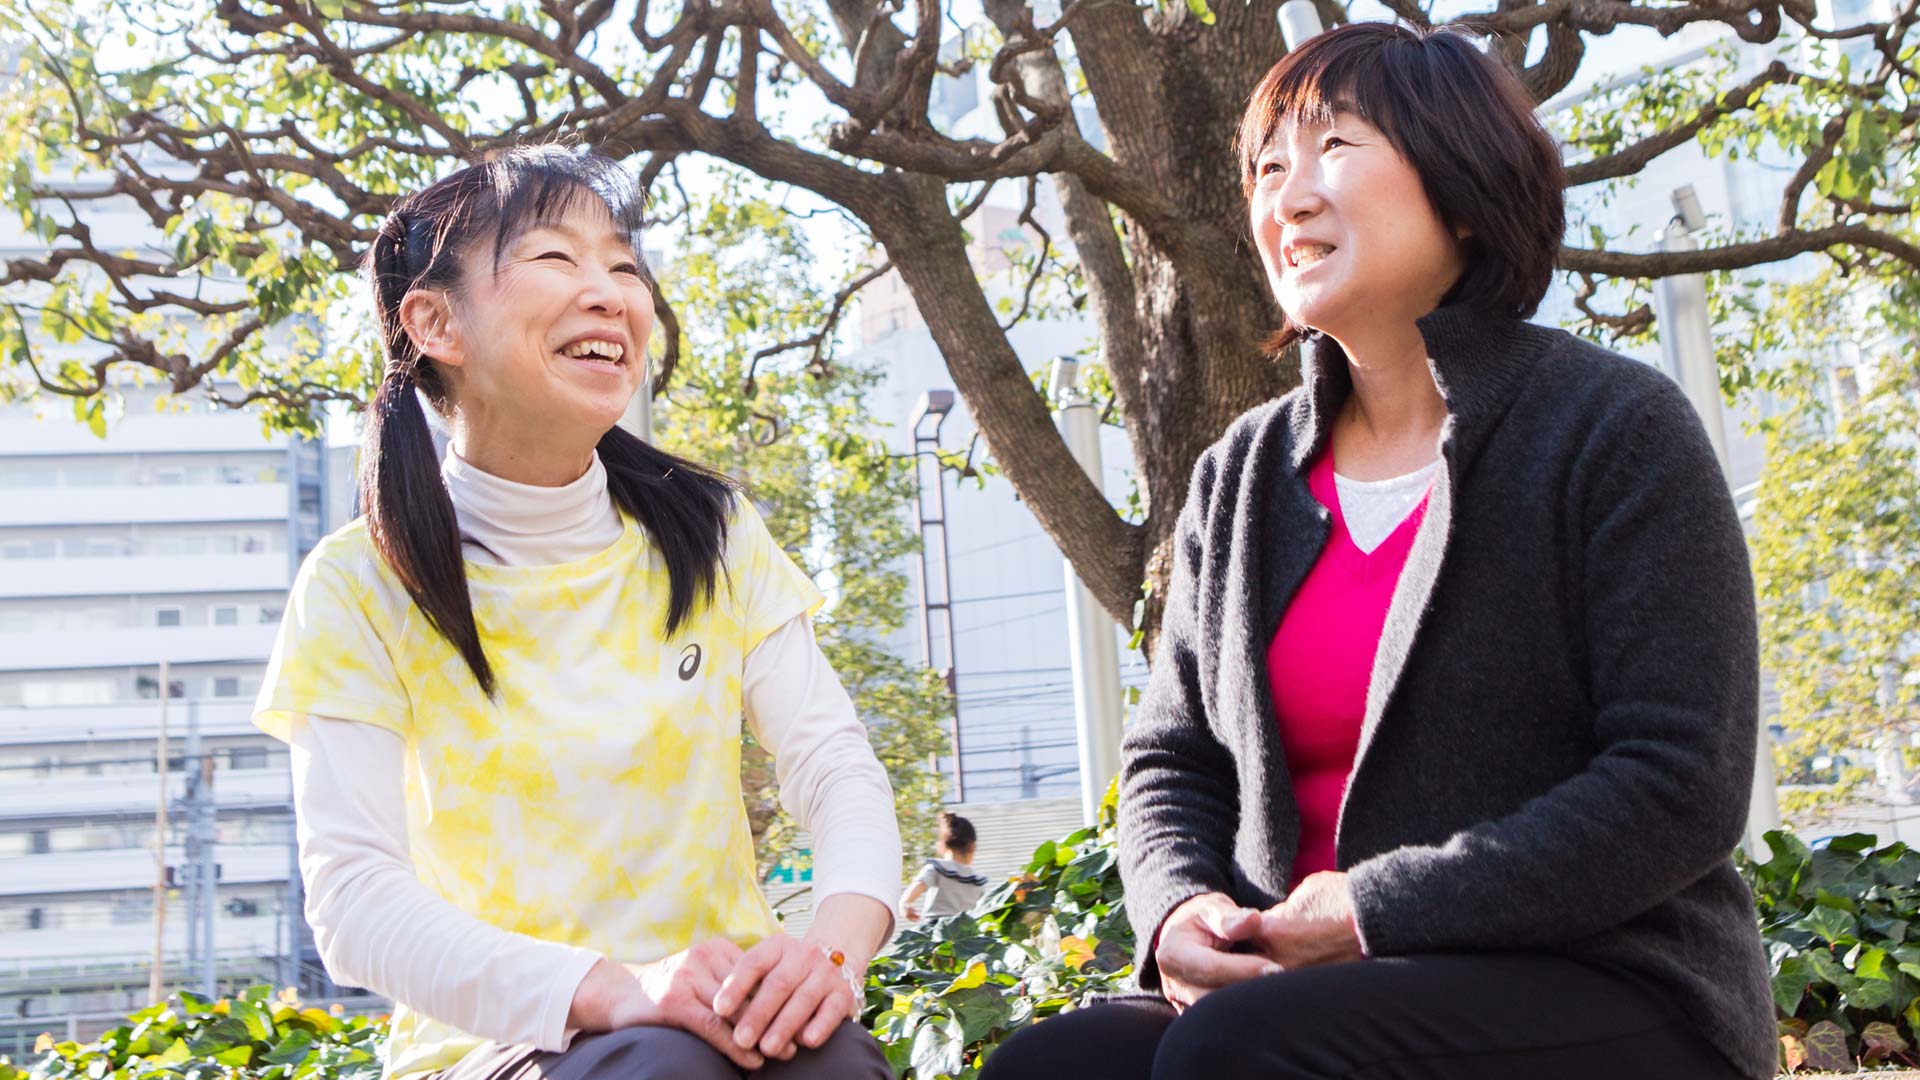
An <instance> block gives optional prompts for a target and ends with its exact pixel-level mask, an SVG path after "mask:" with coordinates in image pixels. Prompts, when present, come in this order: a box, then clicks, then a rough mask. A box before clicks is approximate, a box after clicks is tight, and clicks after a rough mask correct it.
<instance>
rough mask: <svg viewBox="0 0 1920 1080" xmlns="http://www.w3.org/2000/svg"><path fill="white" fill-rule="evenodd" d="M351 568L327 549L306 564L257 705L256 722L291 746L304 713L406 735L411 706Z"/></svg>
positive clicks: (316, 552) (283, 620)
mask: <svg viewBox="0 0 1920 1080" xmlns="http://www.w3.org/2000/svg"><path fill="white" fill-rule="evenodd" d="M351 574H352V571H351V569H350V568H349V567H347V566H345V565H342V562H341V560H340V558H339V557H338V556H337V555H334V556H330V555H329V554H328V546H327V545H324V544H323V545H322V546H321V547H320V548H317V549H315V550H314V552H313V554H312V555H309V556H308V557H307V561H306V562H305V563H304V564H303V565H302V566H301V567H300V573H299V575H298V576H296V577H295V578H294V582H293V590H292V592H291V593H289V595H288V597H287V608H286V614H285V615H284V616H282V617H281V620H280V634H279V637H278V638H277V639H276V640H275V642H274V646H273V656H272V658H271V659H270V660H268V662H267V673H266V677H265V679H264V680H263V681H262V682H261V685H260V696H259V697H258V698H256V699H255V700H254V705H253V722H254V724H255V725H256V726H257V727H259V728H260V729H261V730H262V731H265V732H266V733H267V734H269V735H271V736H273V737H274V738H276V739H279V740H280V741H282V742H288V741H290V738H291V735H292V730H293V721H294V718H295V717H298V716H301V715H311V716H327V717H333V718H335V719H340V720H355V721H359V722H361V723H367V724H374V725H376V726H378V727H383V728H386V729H387V730H388V731H391V732H393V733H395V734H396V735H399V736H400V737H401V738H406V737H408V735H409V731H408V728H409V720H408V718H409V717H410V715H411V712H412V710H411V707H410V705H409V702H408V699H407V693H406V690H405V688H404V687H403V686H402V685H401V683H400V678H399V675H398V673H397V672H396V671H395V670H394V665H393V658H392V655H391V654H390V653H389V652H388V651H387V644H386V642H385V641H383V640H382V639H381V637H380V635H379V633H378V631H377V630H376V629H375V628H374V624H373V620H372V618H371V617H370V616H369V615H368V612H367V608H366V605H365V603H364V602H363V599H362V598H363V596H365V593H364V592H363V591H362V590H360V589H357V588H355V587H354V583H353V579H352V576H351Z"/></svg>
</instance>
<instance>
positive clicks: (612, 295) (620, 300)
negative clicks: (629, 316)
mask: <svg viewBox="0 0 1920 1080" xmlns="http://www.w3.org/2000/svg"><path fill="white" fill-rule="evenodd" d="M579 302H580V306H581V307H583V308H585V309H587V310H589V311H598V312H602V313H604V314H607V315H611V316H614V317H616V318H617V317H619V316H621V315H624V314H626V311H627V302H626V299H625V297H624V296H622V295H621V292H620V283H619V282H617V281H615V280H614V277H613V274H611V273H609V272H608V271H605V270H602V271H599V272H598V273H594V274H592V275H591V276H589V278H588V279H587V281H586V282H585V284H584V285H583V286H582V288H581V290H580V297H579Z"/></svg>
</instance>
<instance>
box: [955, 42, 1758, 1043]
mask: <svg viewBox="0 0 1920 1080" xmlns="http://www.w3.org/2000/svg"><path fill="white" fill-rule="evenodd" d="M1237 158H1238V160H1237V161H1236V162H1235V164H1236V165H1237V166H1238V171H1239V173H1240V176H1241V180H1242V183H1243V185H1244V188H1245V191H1246V193H1247V196H1248V212H1249V215H1250V216H1249V221H1248V224H1249V227H1250V231H1251V233H1252V236H1253V240H1254V245H1255V247H1256V248H1257V249H1258V251H1259V253H1260V258H1261V262H1262V264H1263V266H1264V269H1265V271H1266V277H1267V281H1268V283H1269V285H1270V286H1271V287H1272V289H1273V293H1274V296H1275V298H1276V299H1277V300H1278V301H1279V303H1280V306H1281V308H1282V310H1283V311H1284V313H1285V324H1284V326H1283V327H1282V328H1281V330H1280V332H1279V333H1278V334H1277V335H1276V336H1275V337H1274V339H1273V344H1274V345H1275V346H1276V347H1279V346H1285V345H1290V344H1294V343H1296V342H1298V343H1299V344H1300V346H1301V349H1300V363H1301V375H1302V379H1301V382H1302V385H1301V387H1300V388H1299V389H1298V390H1296V391H1294V392H1293V393H1290V394H1288V395H1287V396H1286V397H1284V398H1281V399H1280V400H1278V401H1274V402H1269V403H1267V404H1265V405H1262V406H1259V407H1257V408H1255V409H1253V410H1251V411H1249V412H1247V413H1246V414H1244V415H1243V416H1241V417H1240V418H1239V419H1238V420H1236V421H1235V422H1234V423H1233V424H1232V425H1231V426H1230V427H1229V429H1228V431H1227V434H1226V436H1225V437H1224V438H1222V439H1221V440H1220V441H1219V442H1218V443H1216V444H1215V445H1214V446H1213V447H1211V448H1210V449H1208V450H1207V451H1206V453H1204V454H1203V455H1201V458H1200V461H1199V463H1198V465H1197V466H1196V468H1195V470H1194V473H1193V483H1192V489H1191V493H1190V494H1189V496H1188V501H1187V504H1186V509H1185V510H1184V511H1183V512H1182V515H1181V522H1180V526H1179V530H1178V535H1177V537H1176V541H1175V551H1176V552H1178V555H1177V558H1176V561H1175V567H1174V572H1173V577H1172V581H1171V584H1170V586H1169V588H1168V590H1167V597H1166V615H1165V622H1164V623H1163V626H1162V633H1161V638H1160V643H1159V653H1158V655H1157V657H1156V659H1155V661H1154V665H1153V679H1152V682H1151V683H1150V684H1149V686H1148V687H1147V690H1146V693H1145V694H1144V695H1143V697H1142V698H1141V701H1140V707H1139V710H1138V712H1137V713H1136V714H1135V717H1134V722H1133V725H1132V727H1131V728H1130V729H1129V732H1128V735H1127V739H1126V742H1125V745H1124V747H1123V752H1122V767H1121V781H1120V803H1119V810H1120V813H1119V818H1120V854H1121V872H1122V876H1123V877H1124V879H1125V881H1126V892H1127V912H1128V916H1129V918H1130V919H1131V920H1132V922H1133V927H1134V931H1135V933H1136V934H1138V935H1139V938H1140V940H1141V941H1142V942H1144V943H1146V945H1145V948H1144V949H1143V950H1142V951H1141V953H1140V955H1139V957H1138V971H1139V976H1140V982H1141V986H1142V989H1143V990H1145V991H1148V992H1149V993H1148V994H1146V995H1143V996H1142V997H1140V998H1136V999H1133V1000H1131V1001H1128V1002H1124V1003H1115V1004H1111V1005H1107V1006H1102V1007H1096V1008H1091V1009H1085V1010H1081V1011H1079V1012H1075V1013H1072V1014H1070V1015H1067V1016H1064V1017H1060V1018H1056V1019H1054V1020H1051V1021H1049V1022H1048V1023H1046V1024H1043V1025H1036V1026H1034V1027H1031V1028H1028V1029H1026V1030H1024V1031H1022V1032H1021V1033H1019V1034H1018V1035H1016V1036H1014V1037H1013V1038H1012V1039H1010V1040H1009V1041H1008V1042H1007V1043H1006V1044H1005V1045H1004V1046H1002V1047H1001V1049H1000V1050H999V1051H998V1052H997V1053H996V1054H995V1056H994V1057H993V1058H992V1059H991V1060H990V1061H989V1063H988V1067H987V1070H986V1073H985V1077H986V1078H987V1080H1040V1078H1043V1077H1047V1076H1050V1075H1058V1074H1060V1073H1061V1072H1063V1071H1073V1072H1075V1073H1076V1074H1078V1075H1099V1076H1105V1077H1116V1078H1119V1077H1137V1078H1143V1080H1144V1078H1152V1080H1238V1078H1246V1080H1253V1078H1262V1080H1268V1078H1283V1077H1284V1078H1297V1080H1309V1078H1313V1080H1320V1078H1333V1077H1379V1078H1384V1077H1389V1076H1395V1077H1398V1076H1409V1077H1411V1076H1418V1077H1423V1078H1442V1077H1461V1078H1466V1077H1472V1078H1475V1080H1496V1078H1513V1080H1522V1078H1525V1080H1531V1078H1533V1077H1541V1076H1551V1077H1556V1078H1559V1080H1585V1078H1594V1080H1599V1078H1602V1077H1610V1076H1615V1075H1619V1074H1621V1073H1622V1072H1626V1073H1639V1074H1643V1075H1647V1076H1660V1077H1688V1078H1698V1080H1708V1078H1713V1080H1726V1078H1731V1077H1735V1076H1746V1077H1754V1078H1758V1077H1764V1076H1770V1075H1772V1072H1773V1064H1774V1055H1775V1050H1776V1044H1775V1042H1774V1033H1773V1031H1772V1022H1771V1021H1772V1003H1771V999H1770V995H1769V991H1768V983H1767V969H1766V963H1765V959H1764V956H1763V954H1762V952H1761V949H1760V941H1759V936H1758V934H1757V932H1756V931H1755V927H1754V922H1753V912H1752V905H1751V899H1750V898H1749V897H1748V896H1747V894H1746V889H1745V887H1744V885H1742V883H1741V881H1740V879H1739V877H1738V875H1736V874H1735V872H1734V870H1733V866H1732V864H1731V861H1730V859H1729V854H1730V852H1731V850H1732V847H1733V843H1734V841H1735V839H1736V838H1737V837H1738V836H1739V835H1740V831H1741V826H1742V824H1743V822H1744V820H1745V816H1746V809H1747V793H1748V790H1749V787H1748V786H1749V784H1750V782H1751V778H1752V777H1751V770H1752V767H1753V751H1754V744H1755V737H1756V735H1757V731H1758V716H1757V700H1756V698H1757V694H1756V688H1757V684H1758V657H1757V652H1758V650H1757V641H1756V636H1757V635H1756V628H1755V622H1754V610H1753V587H1752V580H1751V578H1750V576H1749V575H1748V572H1747V556H1746V546H1745V543H1744V540H1743V538H1742V535H1741V530H1740V524H1739V519H1738V517H1737V515H1736V514H1735V512H1734V508H1733V504H1732V500H1731V498H1730V496H1729V493H1728V491H1727V486H1726V482H1725V479H1724V478H1723V476H1722V475H1721V472H1720V468H1719V464H1718V461H1717V460H1716V458H1715V456H1714V453H1713V451H1712V448H1711V446H1710V444H1709V443H1708V442H1707V440H1706V435H1705V432H1704V430H1703V429H1702V428H1701V426H1700V423H1699V421H1698V419H1697V417H1696V416H1695V415H1694V414H1693V412H1692V409H1691V408H1690V406H1689V405H1688V404H1687V401H1686V399H1685V397H1684V396H1682V395H1681V394H1680V392H1679V390H1678V389H1677V388H1676V387H1675V386H1674V385H1673V384H1672V383H1671V381H1669V380H1667V379H1666V378H1665V377H1664V376H1662V375H1660V374H1659V373H1658V372H1655V371H1653V370H1651V369H1649V368H1648V367H1646V366H1645V365H1642V364H1639V363H1636V362H1634V361H1632V360H1630V359H1627V358H1625V357H1621V356H1617V355H1614V354H1611V353H1607V352H1605V351H1603V350H1601V349H1599V348H1597V347H1595V346H1593V345H1590V344H1588V343H1586V342H1583V341H1580V340H1579V339H1576V338H1574V337H1572V336H1571V335H1569V334H1566V333H1564V332H1562V331H1559V330H1554V329H1549V328H1546V327H1540V326H1534V325H1531V324H1529V323H1527V322H1524V321H1523V320H1524V319H1526V318H1527V317H1528V316H1530V315H1532V314H1533V313H1534V311H1535V309H1536V308H1537V307H1538V305H1539V303H1540V299H1541V297H1542V295H1543V294H1544V293H1545V292H1546V289H1547V287H1548V285H1549V284H1550V283H1551V280H1552V274H1553V267H1554V258H1555V255H1556V253H1557V252H1558V250H1559V246H1560V236H1561V232H1562V229H1563V217H1564V209H1563V205H1562V196H1561V190H1562V188H1561V181H1562V175H1561V166H1560V158H1559V153H1558V151H1557V149H1556V148H1555V146H1554V145H1553V142H1552V140H1551V139H1549V138H1548V136H1547V134H1546V133H1545V131H1544V130H1542V128H1541V127H1540V123H1539V121H1538V119H1537V118H1536V117H1535V116H1534V113H1533V110H1532V108H1531V106H1530V104H1529V102H1528V99H1527V97H1526V94H1525V93H1524V92H1523V91H1522V90H1521V88H1520V85H1519V83H1518V82H1517V80H1516V78H1515V76H1514V75H1513V73H1512V72H1511V71H1509V70H1507V69H1506V68H1504V67H1502V66H1501V64H1500V62H1499V61H1498V60H1497V59H1495V58H1494V57H1493V56H1491V55H1489V54H1488V53H1485V52H1482V51H1481V50H1480V49H1479V48H1478V47H1477V46H1476V44H1475V43H1474V42H1473V41H1472V40H1470V39H1469V38H1467V37H1464V36H1462V35H1460V34H1458V33H1453V32H1447V31H1421V30H1412V29H1408V28H1405V27H1400V26H1394V25H1389V24H1385V23H1360V24H1353V25H1348V26H1344V27H1341V28H1339V29H1336V30H1332V31H1330V32H1328V33H1326V34H1323V35H1321V36H1319V37H1316V38H1313V39H1311V40H1309V41H1308V42H1306V43H1305V44H1304V45H1303V46H1301V47H1300V48H1299V49H1297V50H1296V51H1295V52H1293V53H1292V54H1290V55H1289V56H1287V57H1286V58H1285V59H1283V60H1281V61H1280V62H1279V63H1278V64H1277V65H1275V66H1274V68H1273V69H1272V70H1271V71H1270V72H1269V73H1268V74H1267V76H1266V77H1265V78H1264V79H1263V80H1262V81H1261V83H1260V85H1259V86H1258V87H1257V88H1256V89H1255V90H1254V91H1253V95H1252V101H1251V104H1250V105H1249V106H1248V108H1247V111H1246V114H1245V117H1244V119H1243V121H1242V124H1241V127H1240V132H1239V140H1238V147H1237ZM1653 837H1658V838H1659V840H1658V842H1657V844H1656V845H1655V846H1649V843H1648V841H1649V839H1650V838H1653Z"/></svg>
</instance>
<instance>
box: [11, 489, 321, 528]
mask: <svg viewBox="0 0 1920 1080" xmlns="http://www.w3.org/2000/svg"><path fill="white" fill-rule="evenodd" d="M5 494H6V495H7V496H8V497H7V498H0V528H6V527H9V526H25V525H99V524H119V523H122V522H135V523H140V524H146V523H152V522H203V521H285V520H286V518H287V485H285V484H176V485H159V484H148V485H143V486H138V487H135V486H110V487H67V488H11V489H8V490H7V491H6V493H5Z"/></svg>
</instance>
